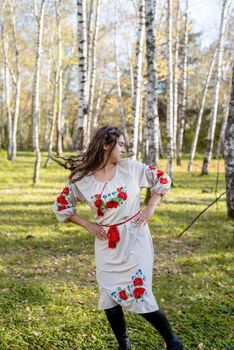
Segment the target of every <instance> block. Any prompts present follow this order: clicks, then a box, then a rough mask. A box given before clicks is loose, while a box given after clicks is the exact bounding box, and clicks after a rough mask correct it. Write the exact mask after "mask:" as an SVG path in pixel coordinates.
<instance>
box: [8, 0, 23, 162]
mask: <svg viewBox="0 0 234 350" xmlns="http://www.w3.org/2000/svg"><path fill="white" fill-rule="evenodd" d="M8 4H9V7H10V13H11V20H12V34H13V45H14V49H15V59H16V77H15V85H16V92H15V110H14V118H13V123H12V160H13V161H16V153H17V138H16V134H17V127H18V118H19V105H20V86H21V81H20V63H19V50H18V47H17V42H16V28H15V14H14V12H13V8H12V3H11V1H8Z"/></svg>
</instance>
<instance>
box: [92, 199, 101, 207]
mask: <svg viewBox="0 0 234 350" xmlns="http://www.w3.org/2000/svg"><path fill="white" fill-rule="evenodd" d="M102 203H103V200H102V199H97V200H96V201H95V202H94V205H95V207H97V208H100V207H101V206H102Z"/></svg>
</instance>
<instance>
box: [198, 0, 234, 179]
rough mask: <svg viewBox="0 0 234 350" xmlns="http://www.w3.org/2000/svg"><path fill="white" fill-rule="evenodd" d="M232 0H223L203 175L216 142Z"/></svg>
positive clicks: (205, 172)
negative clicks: (221, 81) (215, 136)
mask: <svg viewBox="0 0 234 350" xmlns="http://www.w3.org/2000/svg"><path fill="white" fill-rule="evenodd" d="M231 2H232V0H224V1H223V9H222V17H221V24H220V34H219V46H218V58H217V71H216V81H215V89H214V96H213V104H212V112H211V119H210V126H209V130H208V137H207V145H206V153H205V157H204V160H203V166H202V172H201V174H202V175H207V174H208V166H209V162H210V160H211V156H212V150H213V144H214V135H215V128H216V119H217V112H218V104H219V87H220V80H221V67H222V59H223V45H224V34H225V28H226V24H227V19H228V10H229V8H230V5H231Z"/></svg>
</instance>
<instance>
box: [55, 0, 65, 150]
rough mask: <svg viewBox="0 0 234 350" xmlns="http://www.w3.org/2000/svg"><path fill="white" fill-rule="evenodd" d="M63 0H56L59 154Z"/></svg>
mask: <svg viewBox="0 0 234 350" xmlns="http://www.w3.org/2000/svg"><path fill="white" fill-rule="evenodd" d="M60 7H61V0H55V13H56V24H57V36H58V55H57V56H58V62H57V71H58V75H57V77H58V114H57V147H56V148H57V155H58V156H61V155H62V153H63V146H62V108H63V105H62V103H63V67H62V58H63V46H62V33H61V13H60V12H61V9H60Z"/></svg>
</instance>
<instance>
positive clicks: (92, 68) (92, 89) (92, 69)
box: [87, 0, 101, 143]
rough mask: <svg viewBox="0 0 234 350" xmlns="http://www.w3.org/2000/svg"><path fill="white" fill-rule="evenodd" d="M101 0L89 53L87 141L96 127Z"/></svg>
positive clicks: (96, 10) (97, 1) (98, 5)
mask: <svg viewBox="0 0 234 350" xmlns="http://www.w3.org/2000/svg"><path fill="white" fill-rule="evenodd" d="M100 2H101V1H100V0H96V9H95V21H94V33H93V37H91V38H90V44H89V55H90V56H91V58H90V64H89V67H88V72H90V73H89V74H90V80H89V103H88V106H89V108H88V127H87V143H89V141H90V135H91V131H92V129H93V127H94V125H93V124H94V123H93V111H94V93H95V82H96V71H97V62H96V61H97V38H98V30H99V16H100Z"/></svg>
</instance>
